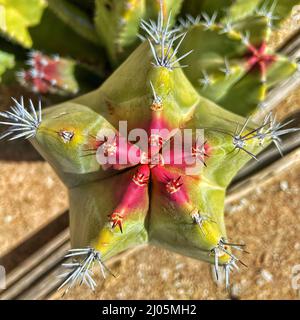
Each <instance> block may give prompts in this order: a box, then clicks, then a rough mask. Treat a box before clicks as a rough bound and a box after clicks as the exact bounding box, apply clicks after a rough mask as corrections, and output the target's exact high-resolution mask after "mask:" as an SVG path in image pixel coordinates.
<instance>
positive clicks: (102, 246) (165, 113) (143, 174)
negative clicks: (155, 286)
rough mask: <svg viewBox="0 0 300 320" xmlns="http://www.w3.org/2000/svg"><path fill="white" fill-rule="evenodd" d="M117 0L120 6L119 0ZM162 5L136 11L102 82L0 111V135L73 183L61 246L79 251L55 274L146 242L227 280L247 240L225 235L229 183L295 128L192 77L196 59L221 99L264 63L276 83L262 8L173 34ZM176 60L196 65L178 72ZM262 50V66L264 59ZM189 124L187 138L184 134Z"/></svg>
mask: <svg viewBox="0 0 300 320" xmlns="http://www.w3.org/2000/svg"><path fill="white" fill-rule="evenodd" d="M113 3H115V5H116V6H117V8H118V10H119V9H120V10H121V7H122V10H124V8H123V4H124V3H123V1H122V2H118V4H116V2H113ZM134 3H135V2H134ZM102 4H103V5H104V3H102V1H99V2H98V5H102ZM132 4H133V2H132ZM118 6H120V8H119V7H118ZM132 8H133V7H131V9H132ZM161 8H162V11H161V12H160V15H159V19H158V21H157V23H155V22H153V21H152V22H150V23H145V21H144V22H142V28H143V29H144V30H145V31H146V33H147V34H148V38H147V41H144V42H143V43H142V44H141V45H140V46H139V47H138V48H137V49H136V50H135V51H134V52H133V53H132V54H131V55H130V56H129V57H128V58H127V60H126V61H125V62H124V63H123V64H122V65H121V66H120V67H119V68H118V69H117V70H116V71H115V72H114V73H113V74H112V75H111V76H110V77H109V78H108V79H107V80H106V81H105V82H104V83H103V84H102V85H101V87H100V88H99V89H97V90H95V91H92V92H90V93H88V94H86V95H83V96H80V97H77V98H75V99H73V100H71V101H67V102H64V103H62V104H59V105H56V106H54V107H51V108H49V109H46V110H45V111H44V112H43V116H42V117H41V110H39V112H36V111H35V109H34V107H33V104H32V102H30V104H29V108H30V112H28V111H26V108H25V107H24V101H23V100H21V101H20V102H18V101H16V100H14V102H15V105H14V106H13V107H12V109H11V111H8V112H5V113H0V115H1V116H2V117H3V118H4V120H3V121H1V122H0V123H1V124H2V125H7V126H8V129H7V130H6V131H5V132H4V133H3V134H2V135H1V136H0V139H1V138H8V139H17V138H21V137H24V138H28V139H30V141H31V142H32V144H33V145H34V146H35V147H36V149H37V150H38V151H39V152H40V153H41V154H42V155H43V157H44V158H45V159H46V160H48V161H49V163H50V164H51V165H52V166H53V168H54V169H55V170H56V172H57V173H58V175H59V176H60V178H61V179H62V180H63V182H64V183H65V184H66V185H67V186H68V188H69V197H70V229H71V243H72V247H73V249H72V250H70V252H69V253H68V255H67V257H73V258H78V260H79V263H73V264H69V265H68V266H69V267H71V269H72V270H71V271H70V274H69V275H68V276H67V279H66V280H65V281H64V282H63V284H62V286H65V285H67V286H68V288H70V287H72V286H73V285H74V284H75V283H77V282H78V280H79V282H80V281H81V282H82V281H85V283H87V284H88V285H89V286H90V287H91V288H92V289H94V287H95V283H94V281H93V279H92V277H91V273H90V269H91V267H92V266H93V264H94V263H95V262H98V263H99V265H100V268H101V271H102V272H103V274H105V265H104V261H106V260H107V259H109V258H110V257H112V256H114V255H116V254H118V253H119V252H122V251H124V250H126V249H128V248H131V247H134V246H137V245H140V244H145V243H152V244H155V245H158V246H162V247H164V248H167V249H170V250H173V251H176V252H179V253H181V254H184V255H186V256H190V257H193V258H196V259H199V260H203V261H207V262H209V263H211V264H214V266H215V271H216V275H218V270H219V266H222V267H223V268H224V269H225V274H226V286H229V273H230V271H231V270H232V269H233V268H237V263H238V262H241V260H240V258H238V257H236V256H235V255H234V253H233V251H234V250H235V249H237V250H240V251H243V247H244V244H232V243H228V241H227V235H226V229H225V222H224V198H225V191H226V188H227V186H228V185H229V183H230V182H231V180H232V178H233V177H234V175H235V174H236V173H237V171H238V170H239V169H240V168H241V167H242V166H243V165H244V164H245V163H246V162H247V161H249V159H251V158H254V159H256V154H257V153H259V152H260V151H261V150H262V149H263V148H264V147H265V146H267V145H268V144H269V143H271V142H274V143H275V144H276V146H277V147H278V149H279V150H280V136H282V135H283V134H285V133H288V132H290V131H294V130H298V129H286V128H285V126H286V125H287V124H280V123H279V124H278V123H276V121H275V120H274V119H273V118H272V116H271V115H268V116H266V118H265V119H264V120H263V123H261V124H255V123H253V122H251V120H250V119H249V118H248V119H245V118H243V117H241V116H239V115H236V114H234V113H232V112H230V111H228V110H225V109H223V108H222V107H220V106H218V105H217V104H216V103H215V102H214V101H211V100H209V99H208V98H207V97H205V90H203V89H200V88H199V86H197V84H196V80H195V79H196V77H195V78H194V73H195V72H196V73H197V72H198V71H200V70H201V69H202V66H203V64H204V65H205V67H207V72H215V74H216V79H217V80H218V81H216V82H215V83H214V86H213V87H212V88H210V91H209V94H208V95H209V98H211V99H212V100H213V98H214V95H216V98H215V100H218V101H220V102H222V104H225V105H226V106H228V109H232V110H235V109H238V107H237V106H239V105H240V104H241V103H242V102H243V101H247V102H246V103H248V104H249V101H250V100H251V99H254V98H255V99H256V98H257V97H256V92H255V90H254V93H252V88H253V87H255V85H256V82H255V81H256V79H258V81H257V82H258V84H259V86H260V87H259V88H260V89H259V90H262V89H261V77H262V74H263V75H264V76H266V77H267V80H269V81H270V82H271V83H274V82H275V81H276V80H277V77H278V70H281V69H280V68H282V62H280V61H279V60H280V59H281V58H279V57H278V56H277V55H276V59H275V58H274V55H273V54H271V53H269V52H267V53H265V43H264V39H265V34H266V32H267V31H266V28H265V23H264V22H265V20H264V19H263V18H256V17H255V18H247V19H248V20H247V21H244V22H242V23H241V22H237V25H236V26H235V27H236V29H234V30H230V31H228V32H225V33H222V34H221V33H220V31H221V30H222V28H221V27H220V25H218V24H215V23H214V22H213V23H209V21H206V23H207V24H208V25H206V26H203V25H202V24H195V25H193V26H191V30H190V32H189V34H188V35H186V34H179V35H178V34H177V33H176V29H175V30H174V29H173V30H170V29H169V27H170V21H171V19H169V18H167V22H166V21H165V18H164V11H163V6H162V7H161ZM128 9H129V8H128ZM118 10H117V11H116V12H119V11H118ZM122 10H121V11H120V12H123V11H122ZM123 13H124V12H123ZM126 17H128V19H129V17H131V15H128V16H126ZM106 18H107V17H106ZM252 19H254V20H255V21H254V22H253V24H251V23H250V25H251V28H252V27H253V29H254V30H259V32H257V33H256V34H255V35H254V36H253V37H251V36H250V37H249V39H247V40H249V42H245V41H242V40H243V36H242V31H241V30H244V27H245V25H244V24H246V23H249V21H250V20H251V21H252ZM104 21H105V20H104ZM113 21H114V20H113ZM251 21H250V22H251ZM200 35H201V37H203V38H202V39H205V41H204V45H202V44H201V43H199V41H198V38H199V36H200ZM192 45H194V46H195V48H194V47H192ZM250 46H251V47H250ZM252 46H253V47H252ZM257 46H258V47H257ZM190 49H194V52H193V53H191V51H190ZM256 50H258V51H259V52H258V53H257V52H256ZM252 51H253V52H252ZM194 53H196V54H194ZM247 54H249V55H250V57H248V56H247ZM224 56H227V58H228V61H229V63H230V70H231V67H232V72H233V76H232V75H231V73H230V75H229V77H231V76H232V77H233V78H232V79H231V78H230V80H229V81H228V78H226V75H223V76H221V75H220V72H219V71H217V70H218V68H219V67H220V66H221V65H222V62H221V61H223V59H224ZM245 56H247V59H245ZM258 56H259V57H258ZM195 57H196V58H195ZM183 59H184V60H183ZM273 60H274V61H273ZM275 60H276V61H275ZM283 60H284V58H283ZM183 61H184V63H185V62H191V63H190V64H191V65H192V68H185V72H184V71H183V67H184V64H181V63H182V62H183ZM257 61H259V62H260V64H259V66H260V68H258V69H256V68H255V70H254V71H252V69H254V68H252V66H250V64H253V65H254V64H255V65H256V64H257ZM269 62H270V63H271V62H272V67H271V68H270V69H268V71H267V74H265V73H264V72H265V69H264V68H263V67H262V65H263V64H269ZM286 63H287V62H286ZM278 64H279V65H278ZM216 66H217V67H216ZM208 67H209V68H208ZM250 67H251V68H250ZM210 68H211V69H210ZM272 70H273V71H272ZM276 70H277V71H276ZM284 70H285V69H284ZM225 71H226V70H225ZM222 72H223V71H222ZM223 73H224V74H226V72H223ZM248 73H249V75H248ZM253 78H254V79H253ZM270 79H271V80H270ZM239 86H240V87H242V88H244V87H243V86H247V88H248V91H251V93H250V94H249V92H248V91H243V90H242V89H239V90H241V92H242V93H240V91H239V90H238V91H237V93H235V94H232V93H231V94H230V96H229V92H230V91H232V90H234V88H235V89H236V90H237V88H238V87H239ZM239 95H243V99H241V98H240V97H239V98H237V96H239ZM252 95H253V96H254V98H253V97H252ZM226 99H227V102H226V103H225V102H224V101H226ZM241 100H242V101H241ZM251 105H252V101H251ZM39 109H40V108H39ZM239 110H240V109H239ZM242 110H246V109H245V108H244V109H242ZM247 111H248V109H247ZM121 124H122V125H123V126H121ZM137 129H138V131H136V130H137ZM141 130H143V131H141ZM199 131H200V133H203V131H204V136H203V135H201V134H199ZM187 133H190V134H191V139H190V141H189V143H188V144H187V143H186V141H185V140H180V138H181V139H182V138H183V137H185V135H186V134H187ZM144 134H145V136H146V139H142V138H143V137H144V136H143V135H144ZM138 138H141V139H138ZM142 142H146V143H144V144H143V143H142ZM186 146H187V148H185V147H186ZM101 157H104V158H105V160H109V161H107V162H101V161H100V160H99V159H102V158H101ZM112 160H114V161H112ZM188 160H189V161H188ZM190 160H191V161H190ZM78 248H83V249H78ZM241 263H242V262H241Z"/></svg>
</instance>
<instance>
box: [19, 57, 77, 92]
mask: <svg viewBox="0 0 300 320" xmlns="http://www.w3.org/2000/svg"><path fill="white" fill-rule="evenodd" d="M29 56H30V57H29V60H28V61H27V64H28V66H29V69H26V70H23V71H20V72H18V73H17V76H18V79H19V82H20V83H21V84H22V85H24V86H25V87H27V88H28V89H29V90H31V91H33V92H36V93H40V94H49V93H56V94H62V95H63V94H75V93H77V92H78V84H77V81H76V79H75V76H74V68H75V63H74V62H73V61H71V60H69V59H64V58H60V57H59V56H58V55H56V56H52V57H50V56H47V55H45V54H42V53H41V52H39V51H32V52H31V53H30V55H29Z"/></svg>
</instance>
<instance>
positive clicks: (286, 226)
mask: <svg viewBox="0 0 300 320" xmlns="http://www.w3.org/2000/svg"><path fill="white" fill-rule="evenodd" d="M295 21H296V20H294V23H293V24H290V23H286V24H285V25H284V28H283V31H282V33H279V34H277V35H276V36H275V37H274V38H273V41H274V42H273V43H274V44H275V43H276V44H277V43H279V42H280V41H281V40H282V39H283V37H284V36H286V35H287V34H290V33H291V32H292V31H294V29H295V26H296V22H297V21H296V22H295ZM297 23H298V22H297ZM1 90H2V89H1ZM5 96H7V93H5V92H3V91H1V97H0V100H1V101H0V102H1V103H0V105H1V108H3V109H5V108H6V106H7V105H8V100H7V99H5ZM296 109H297V110H299V109H300V94H299V93H297V92H294V93H293V94H291V95H290V97H288V98H287V99H286V100H285V101H284V103H283V104H281V106H280V108H279V111H278V113H279V116H280V118H281V117H284V116H285V115H286V114H289V113H291V112H293V111H294V110H296ZM299 178H300V167H299V168H294V169H293V170H291V171H290V172H288V173H287V174H286V175H284V176H281V177H278V179H277V180H276V181H274V183H273V184H272V185H271V186H269V187H268V188H264V189H262V190H259V191H258V192H257V193H255V194H253V195H251V196H250V197H247V198H245V199H242V201H241V202H240V203H237V204H236V205H235V206H233V207H231V208H229V210H228V211H229V212H228V214H227V228H228V235H229V238H230V239H232V240H234V241H241V240H243V241H245V242H246V243H247V244H248V250H249V251H250V252H251V254H250V255H247V256H245V257H243V260H245V262H246V263H247V265H248V266H249V267H248V268H247V269H242V270H241V272H240V273H235V274H234V275H233V279H232V280H233V283H234V285H233V288H232V293H231V295H228V293H226V292H225V291H224V290H223V289H222V288H218V287H217V286H216V285H215V284H214V282H213V281H212V280H211V273H210V267H209V266H208V265H207V264H205V263H202V262H199V261H195V260H192V259H189V258H186V257H183V256H179V255H177V254H174V253H171V252H167V251H165V250H163V249H158V248H154V247H147V248H143V249H141V250H140V251H139V252H137V253H135V254H134V255H132V256H130V257H128V258H126V259H124V260H122V261H121V262H120V263H119V264H118V265H114V266H113V271H114V272H115V273H116V274H118V277H117V278H116V279H115V278H113V277H110V278H108V279H107V280H106V281H105V282H101V281H100V283H101V284H100V285H99V287H98V289H97V291H96V293H95V294H91V293H90V292H89V291H88V290H86V289H85V288H78V289H75V290H74V291H72V292H70V293H69V294H68V295H67V296H65V298H66V299H71V298H75V299H87V298H89V299H94V298H95V299H104V298H107V299H138V298H140V299H191V298H194V299H216V298H217V299H220V298H228V297H231V298H236V299H238V298H240V299H279V298H282V299H299V298H300V291H299V290H298V291H297V290H295V289H293V288H292V273H293V268H295V266H296V265H299V264H300V236H299V234H300V221H299V219H300V212H299V211H300V208H299V194H300V193H299V192H300V179H299ZM266 203H267V204H268V205H266ZM67 206H68V200H67V193H66V189H65V187H64V186H63V185H62V183H61V182H60V181H59V180H58V178H57V176H56V175H55V173H54V172H53V170H52V169H51V168H50V166H49V165H48V164H47V163H45V162H44V161H43V160H42V159H41V158H40V157H39V155H38V154H37V153H36V152H35V151H34V149H33V148H32V147H31V146H30V145H29V143H27V142H14V143H10V144H8V143H3V142H0V256H1V255H3V254H4V253H5V252H7V251H8V250H10V249H12V248H13V247H15V246H16V245H17V244H18V243H20V242H22V240H23V239H24V238H26V237H28V236H29V235H30V234H31V233H33V232H34V231H36V230H37V229H38V228H40V227H41V226H43V225H44V224H45V223H47V221H49V220H51V219H53V218H54V217H56V216H57V215H58V214H60V213H61V212H63V211H64V210H65V209H66V208H67ZM299 268H300V267H299ZM293 279H294V280H295V279H296V278H295V277H294V278H293ZM299 282H300V280H299ZM299 287H300V284H299ZM55 297H57V295H55Z"/></svg>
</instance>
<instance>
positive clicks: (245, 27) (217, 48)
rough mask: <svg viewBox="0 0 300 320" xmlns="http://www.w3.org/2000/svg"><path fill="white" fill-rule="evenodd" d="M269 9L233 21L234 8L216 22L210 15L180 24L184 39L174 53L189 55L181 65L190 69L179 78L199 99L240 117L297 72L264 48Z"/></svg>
mask: <svg viewBox="0 0 300 320" xmlns="http://www.w3.org/2000/svg"><path fill="white" fill-rule="evenodd" d="M256 2H257V1H256ZM249 3H250V2H249ZM249 3H248V2H247V5H249ZM238 4H240V5H242V4H243V5H245V2H243V1H242V2H238V3H236V5H235V6H238ZM275 8H276V7H275V6H271V7H270V8H269V7H266V6H265V7H263V8H260V10H257V11H256V14H255V15H251V16H247V15H246V14H245V15H246V16H245V17H244V18H242V19H239V18H238V14H237V12H238V10H237V8H236V7H235V9H236V10H234V8H231V11H230V12H231V14H228V16H227V17H224V18H223V19H221V20H222V21H219V22H216V19H217V14H216V13H214V14H213V15H212V16H209V15H207V14H206V13H204V14H203V15H202V16H199V17H198V18H192V17H190V16H188V18H187V19H186V20H183V19H181V26H182V28H183V29H186V30H188V33H187V36H186V39H185V42H184V43H183V45H182V46H181V49H180V51H179V53H180V54H181V53H183V52H186V51H189V50H191V49H193V53H192V54H191V55H189V57H187V59H186V63H187V64H188V65H192V66H193V68H187V69H186V70H185V73H186V75H187V77H188V78H189V79H190V80H191V82H192V84H193V85H194V86H195V88H196V89H197V91H198V92H199V93H200V94H201V95H203V96H205V97H207V98H209V99H211V100H213V101H214V102H216V103H218V104H219V105H220V106H222V107H224V108H226V109H228V110H230V111H233V112H235V113H238V114H240V115H244V116H245V115H249V114H251V113H253V112H254V111H256V109H257V107H258V106H260V107H263V106H264V102H265V99H266V97H267V93H268V91H269V89H270V88H272V87H273V86H274V85H276V84H278V83H279V82H280V81H283V80H284V79H286V78H288V77H290V76H291V75H293V74H294V73H295V72H296V71H297V69H298V65H297V63H296V61H290V60H289V59H288V58H287V57H285V56H283V55H280V54H278V53H276V52H275V51H273V50H271V49H270V48H269V47H268V40H269V37H270V34H271V31H272V27H273V22H274V19H275ZM280 8H281V7H280ZM231 16H233V18H231ZM249 90H251V94H250V93H248V92H249Z"/></svg>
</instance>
